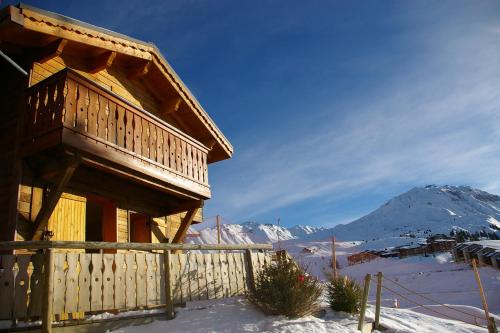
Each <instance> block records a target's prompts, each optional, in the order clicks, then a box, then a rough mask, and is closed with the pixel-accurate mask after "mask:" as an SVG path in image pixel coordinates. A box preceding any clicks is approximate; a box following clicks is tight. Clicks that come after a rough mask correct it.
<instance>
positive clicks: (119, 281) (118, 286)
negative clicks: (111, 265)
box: [115, 253, 126, 310]
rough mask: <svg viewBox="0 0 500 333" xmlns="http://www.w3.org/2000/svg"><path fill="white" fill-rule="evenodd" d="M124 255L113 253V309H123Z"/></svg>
mask: <svg viewBox="0 0 500 333" xmlns="http://www.w3.org/2000/svg"><path fill="white" fill-rule="evenodd" d="M125 272H126V270H125V257H124V254H123V253H117V254H115V309H117V310H121V309H125V305H126V303H125V283H126V280H125Z"/></svg>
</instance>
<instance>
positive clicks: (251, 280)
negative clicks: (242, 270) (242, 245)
mask: <svg viewBox="0 0 500 333" xmlns="http://www.w3.org/2000/svg"><path fill="white" fill-rule="evenodd" d="M245 261H246V269H247V277H248V281H247V282H248V289H249V290H250V291H251V292H252V291H255V275H254V270H253V262H252V250H245Z"/></svg>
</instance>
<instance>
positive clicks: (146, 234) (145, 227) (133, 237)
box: [130, 213, 151, 243]
mask: <svg viewBox="0 0 500 333" xmlns="http://www.w3.org/2000/svg"><path fill="white" fill-rule="evenodd" d="M130 241H131V242H135V243H151V226H150V223H149V216H147V215H143V214H139V213H130Z"/></svg>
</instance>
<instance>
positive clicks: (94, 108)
mask: <svg viewBox="0 0 500 333" xmlns="http://www.w3.org/2000/svg"><path fill="white" fill-rule="evenodd" d="M98 103H99V99H98V96H97V94H96V93H95V91H93V90H89V109H88V123H87V132H88V133H89V134H91V135H97V113H98V112H99V105H98Z"/></svg>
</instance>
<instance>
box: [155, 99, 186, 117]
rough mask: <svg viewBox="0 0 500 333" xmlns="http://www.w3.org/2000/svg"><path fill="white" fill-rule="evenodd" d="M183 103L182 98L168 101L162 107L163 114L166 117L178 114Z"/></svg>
mask: <svg viewBox="0 0 500 333" xmlns="http://www.w3.org/2000/svg"><path fill="white" fill-rule="evenodd" d="M181 103H182V98H180V97H174V98H171V99H167V100H166V101H164V102H163V103H162V104H161V106H160V110H161V113H162V114H164V115H166V114H169V113H174V112H177V111H179V109H180V108H181Z"/></svg>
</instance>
